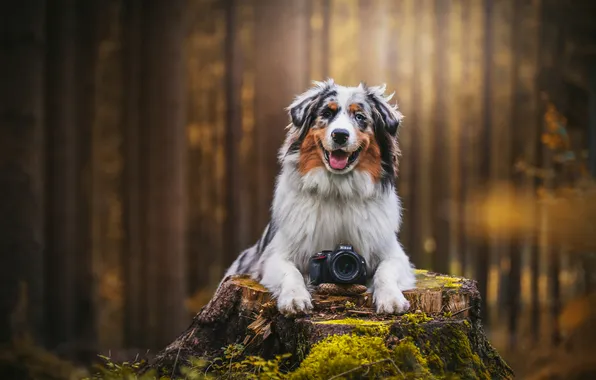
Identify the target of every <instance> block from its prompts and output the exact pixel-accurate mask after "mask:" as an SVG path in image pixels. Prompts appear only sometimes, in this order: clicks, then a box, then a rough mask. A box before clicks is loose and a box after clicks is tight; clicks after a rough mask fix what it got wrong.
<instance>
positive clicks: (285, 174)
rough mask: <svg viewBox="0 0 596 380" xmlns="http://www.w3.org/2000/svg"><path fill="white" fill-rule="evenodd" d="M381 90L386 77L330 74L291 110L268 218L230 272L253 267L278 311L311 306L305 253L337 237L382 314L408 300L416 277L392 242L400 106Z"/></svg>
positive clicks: (397, 217)
mask: <svg viewBox="0 0 596 380" xmlns="http://www.w3.org/2000/svg"><path fill="white" fill-rule="evenodd" d="M384 93H385V86H384V85H383V86H375V87H368V86H366V85H365V84H362V83H361V84H360V85H359V86H358V87H344V86H340V85H338V84H336V83H334V81H333V80H331V79H330V80H327V81H325V82H314V85H313V87H312V88H310V89H308V90H307V91H306V92H304V93H303V94H301V95H299V96H297V97H296V98H295V100H294V101H293V102H292V104H291V105H290V106H289V107H288V109H287V110H288V111H289V114H290V118H291V124H290V125H289V126H288V127H287V135H286V138H285V142H284V144H283V145H282V147H281V149H280V150H279V153H278V158H279V162H280V164H281V171H280V173H279V175H278V177H277V180H276V186H275V195H274V199H273V204H272V208H271V219H270V222H269V224H268V225H267V226H266V227H265V230H264V231H263V234H262V236H261V238H260V239H259V240H258V242H257V243H256V244H255V245H254V246H252V247H250V248H248V249H246V250H245V251H243V252H242V253H241V254H240V255H239V256H238V258H237V259H236V261H235V262H234V263H233V264H232V265H231V266H230V268H229V269H228V271H227V273H226V277H227V276H229V275H233V274H250V275H251V276H252V277H253V278H254V279H255V280H257V281H259V282H260V283H261V284H262V285H263V286H265V287H266V288H267V289H269V291H271V293H272V294H273V296H274V297H275V298H276V300H277V306H278V309H279V311H280V312H282V313H284V314H294V313H299V312H308V311H309V310H310V309H311V308H312V300H311V295H310V293H309V290H308V289H309V278H308V272H309V260H310V258H311V257H312V256H313V255H314V254H316V253H317V252H320V251H322V250H332V249H334V248H335V247H336V246H337V245H338V244H350V245H352V246H353V248H354V250H355V251H356V252H357V253H359V254H360V255H361V256H362V257H364V259H365V260H366V264H367V273H368V276H369V278H368V280H367V281H368V282H367V287H368V289H369V291H370V292H371V293H372V295H373V302H374V304H375V307H376V310H377V312H378V313H401V312H404V311H406V310H407V309H408V308H409V303H408V301H407V300H406V298H405V297H404V295H403V293H402V291H404V290H406V289H411V288H413V287H414V285H415V277H414V271H413V267H412V265H411V264H410V260H409V259H408V256H407V255H406V253H405V252H404V250H403V248H402V246H401V244H400V243H399V241H398V231H399V228H400V224H401V205H400V200H399V198H398V196H397V193H396V189H395V178H396V174H397V164H398V160H397V159H398V156H399V147H398V144H397V131H398V128H399V126H400V123H401V120H402V114H401V113H400V112H399V111H398V109H397V106H393V105H391V104H389V101H390V100H391V97H392V95H388V96H386V95H385V94H384ZM224 278H225V277H224Z"/></svg>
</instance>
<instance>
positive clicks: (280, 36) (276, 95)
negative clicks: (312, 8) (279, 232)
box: [255, 0, 309, 229]
mask: <svg viewBox="0 0 596 380" xmlns="http://www.w3.org/2000/svg"><path fill="white" fill-rule="evenodd" d="M306 5H307V4H306V1H305V0H261V1H257V2H256V3H255V16H256V17H255V26H256V27H255V40H256V41H258V42H257V43H256V46H255V59H256V63H255V68H256V73H255V75H256V77H255V87H256V95H255V119H256V120H255V122H256V128H257V129H256V131H255V132H256V133H255V134H256V147H255V149H256V152H257V178H258V184H259V186H258V193H259V194H260V195H259V198H258V200H259V204H258V209H257V213H256V215H255V227H256V228H258V229H262V228H264V227H265V225H266V224H267V222H268V221H269V209H270V206H271V201H272V199H273V191H274V182H275V176H276V175H277V173H278V171H279V168H278V165H277V150H278V149H279V147H280V146H281V143H282V142H283V138H284V136H285V127H286V126H287V125H288V124H289V117H288V115H287V113H286V111H285V107H287V106H288V105H289V104H290V102H291V101H292V99H293V97H294V96H295V95H296V94H299V93H300V92H302V91H305V90H306V87H307V85H308V78H307V71H308V67H307V65H305V64H303V62H302V60H303V57H307V52H308V48H307V47H308V45H307V39H308V25H309V24H308V13H307V11H306V10H307V7H306Z"/></svg>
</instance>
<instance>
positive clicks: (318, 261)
mask: <svg viewBox="0 0 596 380" xmlns="http://www.w3.org/2000/svg"><path fill="white" fill-rule="evenodd" d="M310 281H311V283H312V284H313V285H319V284H323V283H335V284H361V285H366V262H365V261H364V257H362V256H360V255H359V254H357V253H356V252H355V251H354V249H353V248H352V246H351V245H346V244H340V245H338V246H337V247H336V248H335V250H333V251H322V252H319V253H317V254H316V255H314V256H312V257H311V259H310Z"/></svg>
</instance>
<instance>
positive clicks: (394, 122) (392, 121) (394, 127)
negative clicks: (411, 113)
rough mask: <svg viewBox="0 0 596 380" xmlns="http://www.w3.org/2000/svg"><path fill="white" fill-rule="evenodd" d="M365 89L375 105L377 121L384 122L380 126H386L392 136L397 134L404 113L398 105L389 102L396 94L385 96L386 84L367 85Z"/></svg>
mask: <svg viewBox="0 0 596 380" xmlns="http://www.w3.org/2000/svg"><path fill="white" fill-rule="evenodd" d="M361 86H362V85H361ZM365 90H366V92H367V95H368V98H369V99H370V101H371V103H372V106H373V110H374V115H375V119H376V120H375V123H380V124H382V126H380V127H382V128H384V129H385V130H386V131H387V132H388V133H389V134H390V135H391V136H395V135H396V134H397V131H398V129H399V126H400V125H401V122H402V119H403V115H402V113H401V112H400V111H399V110H398V109H397V106H392V105H391V104H389V101H390V100H391V98H393V95H394V94H390V95H387V96H385V95H384V93H385V85H382V86H376V87H366V88H365Z"/></svg>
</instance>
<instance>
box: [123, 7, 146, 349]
mask: <svg viewBox="0 0 596 380" xmlns="http://www.w3.org/2000/svg"><path fill="white" fill-rule="evenodd" d="M141 9H142V1H141V0H126V1H124V11H123V18H122V20H123V44H124V54H123V72H124V73H125V75H124V81H125V84H124V88H125V89H126V90H125V92H126V93H125V95H124V183H123V186H124V191H123V195H124V207H123V210H124V211H123V214H124V231H125V232H124V233H125V236H126V237H125V239H124V244H125V247H124V254H123V255H122V269H123V273H124V293H125V296H124V297H125V302H124V309H125V311H124V342H125V344H126V345H128V346H129V347H131V346H132V347H134V346H135V345H142V344H144V343H145V341H146V339H147V338H146V333H145V328H146V319H145V318H144V316H145V315H147V295H146V291H147V289H146V287H145V282H146V279H147V277H146V260H144V253H145V251H144V250H145V239H144V237H143V232H144V230H143V228H142V223H143V221H144V220H145V217H146V216H145V215H146V214H145V212H146V209H145V207H144V205H145V204H146V202H147V201H146V200H145V199H144V196H145V192H144V191H143V189H144V188H145V186H146V182H145V181H146V177H145V175H146V171H144V170H143V168H142V166H141V164H142V161H141V156H140V149H141V140H142V138H143V134H142V133H141V125H140V119H139V118H140V114H141V109H140V108H139V99H140V90H141V88H140V86H141V81H140V74H141V73H140V67H141V56H140V49H141V33H142V30H141V21H142V20H141V17H142V12H141Z"/></svg>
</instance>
